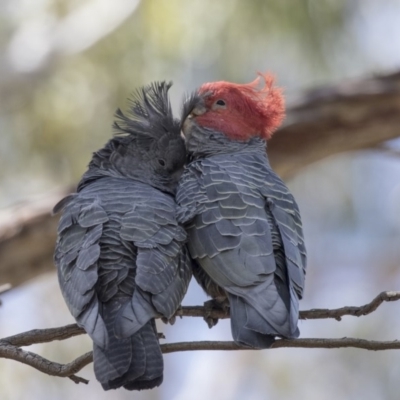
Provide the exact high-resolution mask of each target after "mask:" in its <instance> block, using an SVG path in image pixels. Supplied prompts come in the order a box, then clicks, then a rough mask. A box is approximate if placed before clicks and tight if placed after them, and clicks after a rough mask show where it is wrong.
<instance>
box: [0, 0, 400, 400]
mask: <svg viewBox="0 0 400 400" xmlns="http://www.w3.org/2000/svg"><path fill="white" fill-rule="evenodd" d="M0 46H1V49H2V51H1V53H0V184H1V191H0V207H6V206H8V205H11V204H14V203H16V202H21V201H24V200H26V199H32V198H34V197H40V196H44V195H45V193H47V192H48V191H50V190H54V189H55V188H59V187H60V186H64V185H66V184H71V183H76V181H77V180H78V178H79V176H80V175H81V174H82V173H83V172H84V170H85V168H86V165H87V163H88V161H89V159H90V155H91V153H92V152H93V151H95V150H96V149H98V148H99V147H101V146H102V145H103V143H104V142H105V141H106V140H108V138H109V137H110V134H111V125H112V121H113V113H114V111H115V109H116V108H117V107H122V108H126V104H127V103H126V98H127V97H128V96H129V94H130V93H131V92H132V90H133V89H134V88H136V87H138V86H139V85H142V84H146V83H149V82H150V81H154V80H173V81H174V86H173V88H172V90H171V95H172V102H173V105H174V109H175V111H176V113H178V112H179V106H180V101H181V98H182V95H183V94H184V93H185V92H186V91H190V90H192V89H193V88H195V87H196V86H198V85H199V84H201V83H202V82H205V81H212V80H221V79H223V80H231V81H236V82H246V81H250V80H252V79H254V76H255V73H256V71H266V70H270V71H272V72H274V73H275V74H276V75H277V77H278V82H279V84H280V85H282V86H283V87H284V88H285V93H286V96H287V98H288V102H289V103H290V101H291V99H293V98H295V96H296V94H298V93H299V92H301V91H302V90H304V89H307V88H310V87H315V86H318V85H323V84H328V83H329V84H334V83H338V82H342V81H343V80H346V79H350V78H355V77H360V76H365V75H370V74H374V73H384V72H390V71H392V70H396V69H399V68H400V51H399V50H400V1H399V0H386V1H384V2H378V1H376V0H375V1H374V0H298V1H289V0H248V1H239V0H219V1H212V0H191V1H184V0H142V1H139V0H113V1H111V0H85V1H83V0H80V1H78V0H35V1H30V0H2V2H1V3H0ZM393 146H398V144H397V143H393ZM399 176H400V162H399V160H398V159H397V158H395V157H392V158H389V157H388V156H387V155H384V154H381V153H378V152H372V151H368V152H363V153H357V154H354V153H352V154H346V155H340V156H338V157H335V158H332V159H329V160H324V161H323V162H321V163H318V165H312V166H310V167H308V168H305V169H304V170H302V171H299V173H298V174H297V175H296V176H295V177H294V178H293V179H292V180H291V181H290V182H288V183H289V185H290V187H291V189H292V191H293V193H294V194H295V196H296V198H297V199H298V201H299V204H300V208H301V210H302V213H303V220H304V225H305V232H306V239H307V244H308V249H309V258H310V262H309V274H308V281H307V287H306V296H305V299H304V301H303V303H302V308H303V309H306V308H311V307H330V308H332V307H339V306H343V305H357V304H361V303H363V302H367V301H369V300H370V299H371V298H372V297H374V296H375V295H376V294H377V293H378V292H380V291H383V290H390V289H391V290H396V289H399V286H400V275H399V259H400V249H399V246H398V244H399V239H400V217H399V215H400V206H399V204H400V184H399ZM4 212H6V211H4ZM0 280H1V277H0ZM204 300H205V298H204V296H203V294H202V293H201V291H200V290H199V289H198V288H197V287H196V285H192V286H191V288H190V291H189V293H188V296H187V299H186V300H185V304H201V303H202V302H203V301H204ZM55 310H56V311H55ZM396 310H398V306H397V308H396V304H390V305H384V306H383V307H382V310H380V311H379V312H377V313H375V314H373V315H372V316H369V317H367V318H364V319H357V320H356V319H354V318H346V319H344V320H343V321H342V322H341V323H338V322H335V321H320V322H318V321H307V322H302V323H301V325H300V329H301V332H302V336H304V337H307V336H308V337H318V336H319V337H342V336H357V337H366V338H370V339H382V340H384V339H394V338H396V337H397V338H400V322H399V318H396V316H397V315H398V314H399V313H398V312H396ZM0 321H1V324H0V336H1V337H2V336H5V335H10V334H14V333H17V332H20V331H24V330H27V329H32V328H38V327H50V326H56V325H63V324H66V323H70V322H72V317H70V315H69V313H68V311H67V309H66V307H65V305H64V304H63V301H62V299H61V296H60V293H59V291H58V288H57V282H56V278H55V275H54V274H50V275H49V276H42V277H40V278H38V279H37V280H36V281H34V282H32V283H31V284H28V285H26V286H24V287H21V288H17V289H15V290H13V291H11V292H10V293H8V294H6V295H5V296H4V297H3V306H2V307H1V308H0ZM162 330H163V331H164V332H165V334H166V336H167V339H168V341H177V340H196V339H197V340H199V339H210V340H211V339H225V340H229V339H230V333H229V323H228V321H222V322H220V323H219V324H218V326H217V327H216V328H214V329H213V330H211V331H209V330H208V329H207V328H206V326H205V323H204V322H203V321H192V320H190V321H186V320H182V321H178V322H177V323H176V325H175V326H174V327H164V326H162ZM89 348H90V341H89V340H88V339H87V338H85V337H81V338H75V339H71V340H69V341H67V342H65V343H53V344H46V345H43V346H39V345H38V346H35V347H33V351H39V352H40V354H43V355H44V356H46V357H49V358H51V359H54V360H57V361H60V362H68V361H70V360H71V359H72V357H74V356H78V355H79V354H81V353H83V352H84V351H87V350H88V349H89ZM165 364H166V372H165V382H164V384H163V385H162V386H161V388H159V389H156V390H154V391H151V392H147V393H140V394H135V395H133V397H134V398H135V399H166V400H167V399H168V400H169V399H176V400H187V399H191V400H193V399H195V400H196V399H212V398H218V399H221V400H224V399H226V400H230V399H238V400H240V399H250V400H252V399H254V400H258V399H277V398H279V399H303V398H304V399H336V398H338V397H339V398H345V399H360V398H363V399H374V400H375V399H378V398H380V399H398V393H399V390H400V383H399V382H400V381H399V379H398V376H399V374H400V358H399V355H398V354H397V353H396V352H394V351H389V352H385V353H367V352H366V351H360V350H351V349H346V350H294V349H286V350H285V349H282V350H274V351H271V352H266V351H264V352H236V353H229V354H227V353H223V352H214V353H212V352H203V353H193V354H174V355H167V356H166V357H165ZM0 368H1V370H2V374H0V388H1V389H0V397H1V398H2V399H12V400H14V399H27V398H29V399H36V398H37V399H39V398H40V399H55V398H57V399H70V398H72V397H75V398H85V399H87V400H89V399H92V398H93V399H110V398H113V399H125V398H126V399H127V398H132V394H130V393H128V392H124V391H118V392H117V393H104V392H102V390H101V389H100V387H99V385H98V384H97V383H96V382H95V380H94V377H93V374H92V366H89V367H87V368H86V369H85V370H84V371H83V372H82V374H83V375H84V376H86V377H89V378H90V379H91V382H90V385H89V386H88V387H87V386H84V385H78V386H77V385H74V384H73V383H72V382H70V381H69V380H63V379H60V378H52V377H47V376H44V375H42V374H40V373H39V372H37V371H34V370H32V369H30V368H29V367H26V366H23V365H20V364H17V363H15V362H13V361H8V360H0ZM20 382H23V384H20Z"/></svg>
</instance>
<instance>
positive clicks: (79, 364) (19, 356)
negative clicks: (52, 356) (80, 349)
mask: <svg viewBox="0 0 400 400" xmlns="http://www.w3.org/2000/svg"><path fill="white" fill-rule="evenodd" d="M0 358H8V359H11V360H15V361H19V362H21V363H23V364H26V365H29V366H31V367H33V368H35V369H37V370H38V371H40V372H43V373H45V374H47V375H52V376H59V377H68V378H71V379H72V380H73V381H74V382H76V383H79V382H84V383H87V382H88V381H87V380H86V379H84V378H81V377H79V376H76V375H75V374H76V373H77V372H79V371H80V370H81V369H82V368H83V367H85V366H86V365H88V364H90V363H91V362H92V361H93V356H92V352H88V353H86V354H83V355H82V356H80V357H78V358H77V359H76V360H74V361H72V362H70V363H68V364H59V363H56V362H53V361H49V360H47V359H46V358H44V357H42V356H39V355H38V354H36V353H32V352H30V351H26V350H22V349H21V348H19V347H17V346H13V345H10V344H7V343H4V342H0Z"/></svg>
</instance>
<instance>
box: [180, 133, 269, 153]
mask: <svg viewBox="0 0 400 400" xmlns="http://www.w3.org/2000/svg"><path fill="white" fill-rule="evenodd" d="M266 146H267V144H266V141H265V140H264V139H261V138H259V137H252V138H250V139H248V140H245V141H241V140H232V139H229V138H228V137H227V136H226V135H224V134H223V133H220V132H216V131H212V130H209V129H207V128H197V129H192V130H191V132H190V134H189V135H187V138H186V147H187V150H188V153H189V155H190V157H191V158H192V159H198V158H205V157H210V156H214V155H217V154H229V153H237V152H252V153H260V154H263V155H265V154H266Z"/></svg>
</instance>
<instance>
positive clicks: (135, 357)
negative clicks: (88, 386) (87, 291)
mask: <svg viewBox="0 0 400 400" xmlns="http://www.w3.org/2000/svg"><path fill="white" fill-rule="evenodd" d="M119 307H120V305H119V304H116V303H115V304H113V305H111V304H109V305H108V307H104V309H103V316H104V319H105V323H106V326H107V330H108V333H109V342H108V346H107V348H101V347H99V346H97V345H96V344H94V346H93V361H94V372H95V375H96V378H97V380H98V381H99V382H100V383H101V385H102V386H103V389H104V390H110V389H117V388H120V387H122V386H123V387H125V388H126V389H128V390H142V389H151V388H154V387H156V386H159V385H160V384H161V383H162V380H163V369H164V365H163V358H162V354H161V349H160V345H159V342H158V338H157V331H156V327H155V322H154V320H150V321H149V322H147V323H146V324H145V325H144V326H143V327H142V328H141V329H139V330H138V331H137V332H136V333H135V334H134V335H132V336H131V337H128V338H117V337H116V336H115V333H114V321H115V315H116V314H117V311H118V308H119Z"/></svg>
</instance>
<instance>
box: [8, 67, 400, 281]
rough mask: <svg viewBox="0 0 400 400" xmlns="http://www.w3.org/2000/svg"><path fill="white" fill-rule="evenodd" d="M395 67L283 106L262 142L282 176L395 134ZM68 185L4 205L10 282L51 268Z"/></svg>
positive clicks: (398, 79) (398, 93)
mask: <svg viewBox="0 0 400 400" xmlns="http://www.w3.org/2000/svg"><path fill="white" fill-rule="evenodd" d="M399 126H400V73H397V74H392V75H388V76H382V77H376V78H372V79H364V80H359V81H357V82H345V83H344V84H342V85H339V86H335V87H324V88H320V89H318V90H314V91H312V92H310V93H308V94H306V95H304V96H303V97H302V98H301V100H300V101H298V102H297V105H295V106H292V107H289V109H288V111H287V118H286V123H285V125H284V126H283V127H282V128H281V129H279V130H278V131H277V132H276V133H275V134H274V136H273V137H272V139H271V140H270V142H269V144H268V154H269V158H270V160H271V165H272V166H273V167H274V168H275V170H276V171H277V172H278V173H279V174H280V175H281V176H282V177H283V178H287V177H289V176H291V175H292V174H294V173H296V172H297V171H299V169H301V168H302V167H305V166H307V165H309V164H311V163H313V162H315V161H318V160H321V159H323V158H325V157H328V156H331V155H333V154H338V153H341V152H345V151H353V150H360V149H366V148H376V147H377V146H379V145H380V144H382V143H384V142H385V141H387V140H389V139H394V138H396V137H399V136H400V130H399V129H398V127H399ZM72 190H73V188H65V190H63V191H62V192H61V193H59V194H56V195H54V194H53V195H49V196H46V201H41V202H40V204H38V203H37V202H36V204H34V203H30V204H26V205H25V206H23V207H19V208H18V209H15V210H14V211H13V212H11V211H10V220H9V222H5V223H2V225H1V226H0V276H1V279H2V280H3V282H0V283H4V282H10V283H11V284H12V285H13V286H14V287H15V286H17V285H19V284H21V283H23V282H25V281H27V280H28V279H31V278H32V277H34V276H37V275H39V274H41V273H43V272H46V271H51V270H54V265H53V250H54V242H55V237H56V227H57V223H58V217H51V216H50V211H51V209H52V207H53V206H54V204H55V203H56V202H57V201H58V200H60V199H61V197H63V196H64V195H65V194H66V193H68V192H71V191H72Z"/></svg>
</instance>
